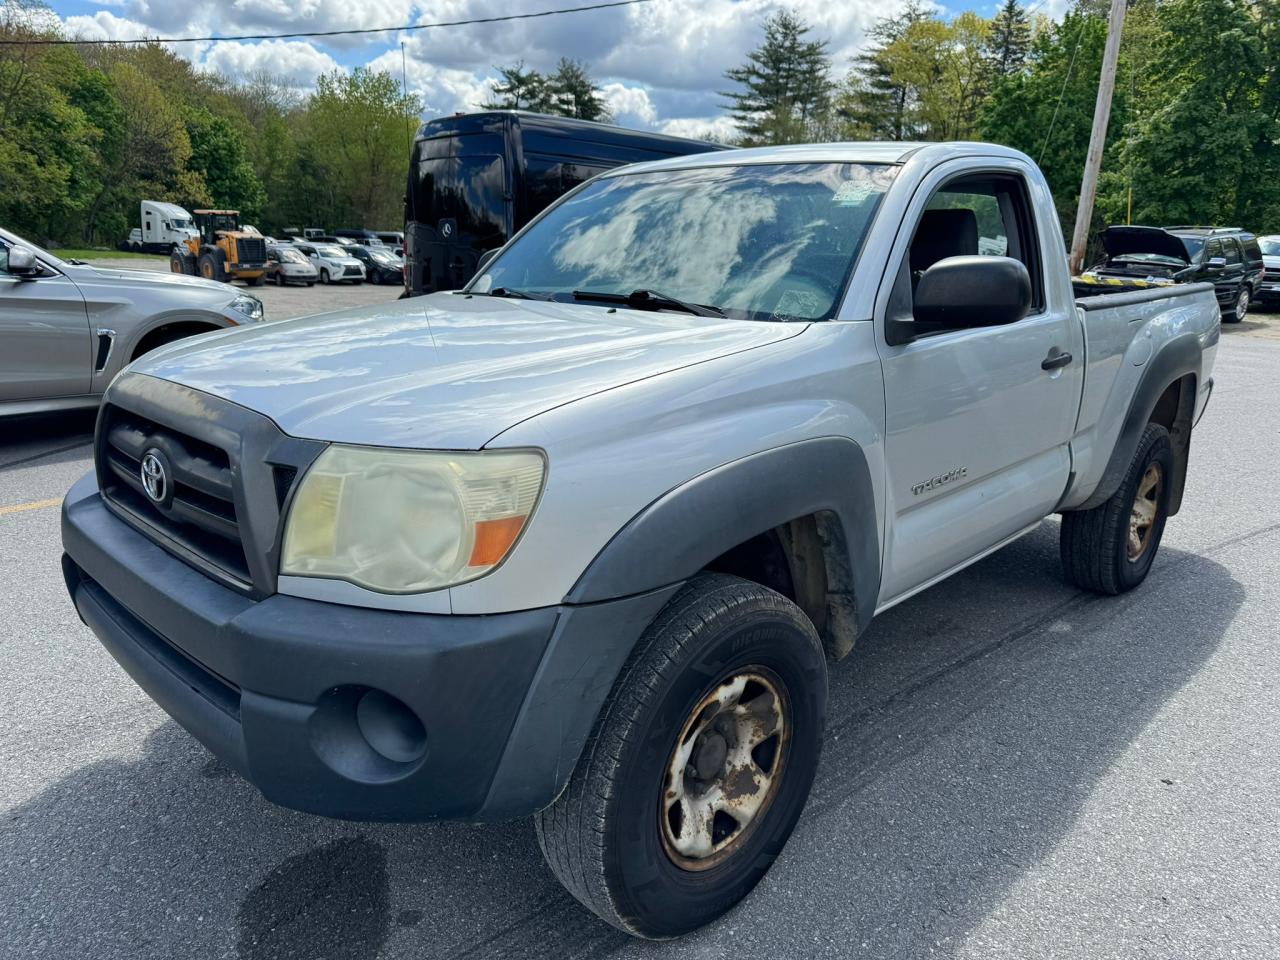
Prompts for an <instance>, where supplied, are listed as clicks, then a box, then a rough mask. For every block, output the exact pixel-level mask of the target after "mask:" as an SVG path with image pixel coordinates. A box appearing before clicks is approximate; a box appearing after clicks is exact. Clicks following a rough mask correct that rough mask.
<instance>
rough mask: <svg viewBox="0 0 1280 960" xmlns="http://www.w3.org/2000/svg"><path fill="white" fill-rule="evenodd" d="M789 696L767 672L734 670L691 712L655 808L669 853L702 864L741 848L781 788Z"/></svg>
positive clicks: (684, 863)
mask: <svg viewBox="0 0 1280 960" xmlns="http://www.w3.org/2000/svg"><path fill="white" fill-rule="evenodd" d="M790 712H791V711H790V701H789V700H788V699H787V695H786V689H785V687H783V685H782V683H781V682H780V681H779V680H778V679H777V677H776V676H774V674H773V673H772V671H769V670H766V669H765V668H763V667H747V668H744V669H743V670H742V671H740V672H738V673H735V674H733V675H732V676H730V677H729V678H727V679H725V680H723V681H721V683H720V684H719V685H718V686H717V687H716V688H715V689H714V690H712V691H711V692H710V693H708V694H707V695H706V696H705V697H703V698H702V699H701V700H700V701H699V702H698V704H697V706H696V707H694V708H693V710H692V711H690V713H689V718H688V719H687V720H686V721H685V723H684V726H683V728H682V729H681V731H680V737H679V739H678V740H677V741H676V746H675V749H674V750H672V752H671V759H670V760H669V761H668V763H667V768H666V774H665V781H664V783H663V789H662V803H661V804H660V808H659V811H658V819H659V829H660V831H661V834H662V844H663V847H664V849H665V850H666V853H667V856H668V857H670V858H671V860H672V862H673V863H675V864H676V865H677V866H678V867H681V868H682V869H685V870H707V869H710V868H711V867H714V866H716V865H717V864H719V863H722V862H723V861H724V860H725V859H727V858H728V857H730V856H732V855H733V853H734V852H735V851H736V850H737V849H738V848H740V847H741V846H742V844H743V842H745V840H746V838H747V837H748V836H750V835H751V833H752V831H753V830H754V829H755V827H756V826H757V825H758V824H759V823H760V821H761V820H762V819H763V818H764V814H765V811H766V810H767V809H768V807H769V804H770V803H771V802H772V800H773V798H774V796H775V795H776V794H777V792H778V784H779V783H780V782H781V780H782V774H783V767H784V766H785V764H786V759H787V747H788V745H789V743H790V737H791V724H790Z"/></svg>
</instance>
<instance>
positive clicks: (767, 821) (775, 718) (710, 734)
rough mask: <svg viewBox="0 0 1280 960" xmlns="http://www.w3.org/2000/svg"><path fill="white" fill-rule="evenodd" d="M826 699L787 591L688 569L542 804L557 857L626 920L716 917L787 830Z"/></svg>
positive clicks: (672, 923) (543, 823)
mask: <svg viewBox="0 0 1280 960" xmlns="http://www.w3.org/2000/svg"><path fill="white" fill-rule="evenodd" d="M826 699H827V671H826V660H825V657H824V654H823V649H822V642H821V640H819V638H818V634H817V632H816V631H815V630H814V627H813V624H812V623H810V621H809V619H808V618H807V617H806V616H805V615H804V614H803V613H802V612H801V611H800V609H799V608H798V607H796V605H795V604H793V603H792V602H791V601H789V600H787V599H786V598H785V597H783V596H782V595H781V594H778V593H775V592H774V591H772V590H769V589H768V588H766V587H762V586H759V585H758V584H754V583H750V582H748V581H745V580H740V579H738V578H737V577H730V576H724V575H721V574H711V575H701V576H698V577H695V578H694V579H693V580H691V581H690V582H689V583H688V584H687V585H686V586H685V587H683V588H682V589H681V590H680V592H679V593H677V594H676V596H675V597H673V598H672V600H671V601H670V603H668V604H667V606H666V607H665V608H664V610H663V612H662V613H661V614H659V616H658V618H657V619H656V620H655V621H654V622H653V623H652V624H650V626H649V627H648V629H647V630H646V631H645V633H644V635H643V636H642V637H641V638H640V641H639V642H638V643H637V645H636V649H635V651H634V653H633V654H632V656H631V658H630V659H629V660H628V662H627V665H626V666H625V667H624V668H623V671H622V674H621V676H620V677H619V679H618V682H617V683H616V684H615V686H614V689H613V691H612V693H611V694H610V697H609V700H608V702H607V703H606V704H605V706H604V708H603V710H602V711H601V715H600V719H599V720H598V721H597V723H596V727H595V729H594V731H593V732H592V735H591V738H590V739H589V741H588V743H587V746H586V747H585V749H584V750H583V753H582V756H581V758H580V759H579V761H578V765H577V767H576V769H575V770H574V772H573V774H572V776H571V777H570V780H569V783H568V786H567V787H566V788H565V790H564V792H563V793H562V794H561V796H560V798H559V799H558V800H556V802H555V803H554V804H552V805H551V806H550V807H548V808H547V809H545V810H543V811H542V812H541V813H539V814H538V816H537V820H536V824H537V831H538V842H539V844H540V845H541V847H542V852H543V855H544V856H545V857H546V859H547V863H548V864H549V865H550V867H551V870H552V872H553V873H555V875H556V877H557V878H558V879H559V880H560V882H561V883H563V884H564V885H565V887H567V888H568V890H569V892H570V893H572V894H573V895H574V896H575V897H576V898H577V899H578V900H579V901H580V902H581V903H582V904H583V905H584V906H586V907H587V908H588V909H589V910H591V911H592V912H593V913H595V914H596V915H598V916H599V917H601V918H602V919H603V920H606V921H608V922H609V923H611V924H613V925H614V926H616V927H618V928H620V929H622V930H625V931H627V932H628V933H631V934H633V935H635V936H640V937H646V938H651V939H661V938H667V937H675V936H679V935H680V934H683V933H687V932H688V931H690V930H694V929H696V928H698V927H700V926H702V925H704V924H706V923H709V922H711V921H712V920H714V919H716V917H718V916H720V915H721V914H723V913H724V912H726V911H727V910H729V909H730V908H731V907H732V906H733V905H734V904H736V903H737V902H738V901H739V900H741V899H742V898H743V897H745V896H746V895H747V894H748V893H749V892H750V891H751V889H752V888H753V887H754V886H755V885H756V884H757V883H758V882H759V881H760V879H761V878H762V877H763V876H764V875H765V873H766V872H767V871H768V869H769V867H770V865H772V863H773V861H774V860H775V859H776V858H777V856H778V854H779V853H780V852H781V851H782V848H783V846H784V845H785V844H786V842H787V838H788V837H789V836H790V835H791V831H792V829H794V827H795V825H796V821H797V820H798V819H799V817H800V812H801V811H802V810H803V808H804V804H805V801H806V799H807V798H808V796H809V788H810V787H811V786H812V784H813V777H814V773H815V772H816V770H817V766H818V756H819V753H820V751H821V747H822V724H823V716H824V713H825V709H826Z"/></svg>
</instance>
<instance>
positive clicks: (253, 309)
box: [231, 293, 262, 320]
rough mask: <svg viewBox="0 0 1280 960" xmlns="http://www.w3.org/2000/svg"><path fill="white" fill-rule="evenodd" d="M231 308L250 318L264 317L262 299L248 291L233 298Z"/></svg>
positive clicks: (259, 318) (258, 318)
mask: <svg viewBox="0 0 1280 960" xmlns="http://www.w3.org/2000/svg"><path fill="white" fill-rule="evenodd" d="M231 309H232V310H234V311H235V312H236V313H239V314H241V315H243V316H246V317H248V318H249V319H250V320H261V319H262V301H261V300H259V299H258V298H257V297H251V296H249V294H247V293H242V294H240V296H238V297H236V298H235V299H234V300H232V301H231Z"/></svg>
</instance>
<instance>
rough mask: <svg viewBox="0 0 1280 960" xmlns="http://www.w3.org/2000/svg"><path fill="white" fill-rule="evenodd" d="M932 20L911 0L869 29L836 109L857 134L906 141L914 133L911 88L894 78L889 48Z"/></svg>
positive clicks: (871, 137) (917, 3)
mask: <svg viewBox="0 0 1280 960" xmlns="http://www.w3.org/2000/svg"><path fill="white" fill-rule="evenodd" d="M930 19H932V15H931V14H930V12H929V9H928V8H926V7H925V6H924V5H923V3H921V2H920V0H911V3H909V4H908V5H907V7H906V9H905V10H903V11H902V13H900V14H898V15H897V16H896V17H884V18H882V19H881V20H879V21H877V23H876V24H875V26H873V27H872V28H871V30H870V37H871V46H870V48H869V49H868V50H867V51H866V52H864V53H862V54H860V55H858V56H857V57H855V58H854V61H853V69H852V70H851V71H850V74H849V78H848V80H847V81H846V84H845V90H844V93H843V95H842V96H841V98H840V103H839V106H838V108H837V109H838V112H839V113H840V116H841V118H842V119H843V120H845V122H846V123H847V124H848V125H849V126H850V127H851V128H852V129H853V130H854V131H855V132H856V135H857V136H861V137H867V138H869V139H874V140H907V139H910V138H911V137H912V136H913V135H915V128H914V124H913V123H912V112H913V104H912V102H911V101H912V88H911V87H910V85H908V84H905V83H903V82H901V80H900V79H898V78H897V77H895V70H894V61H893V56H892V54H891V53H889V52H888V51H889V49H890V48H891V47H893V46H894V45H895V44H897V43H899V41H901V40H902V39H903V38H905V37H906V35H907V33H908V31H910V30H911V28H912V26H914V25H915V24H918V23H923V22H925V21H926V20H930Z"/></svg>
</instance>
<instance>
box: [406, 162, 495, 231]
mask: <svg viewBox="0 0 1280 960" xmlns="http://www.w3.org/2000/svg"><path fill="white" fill-rule="evenodd" d="M417 175H418V182H417V189H416V191H415V193H416V199H417V202H416V204H415V206H416V211H415V212H416V214H417V218H418V222H419V223H421V224H422V225H423V226H426V227H429V228H431V229H433V230H438V229H440V223H441V221H442V220H453V221H454V222H455V226H456V230H457V234H456V237H457V239H459V240H463V239H469V240H471V242H472V243H475V244H478V245H479V246H480V247H481V249H487V248H489V247H500V246H502V244H503V243H505V242H506V239H507V231H506V219H507V215H506V200H505V195H506V175H505V169H504V165H503V162H502V158H501V157H499V156H491V155H487V154H478V155H475V156H464V157H435V158H430V159H425V160H420V161H419V162H418V169H417Z"/></svg>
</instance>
